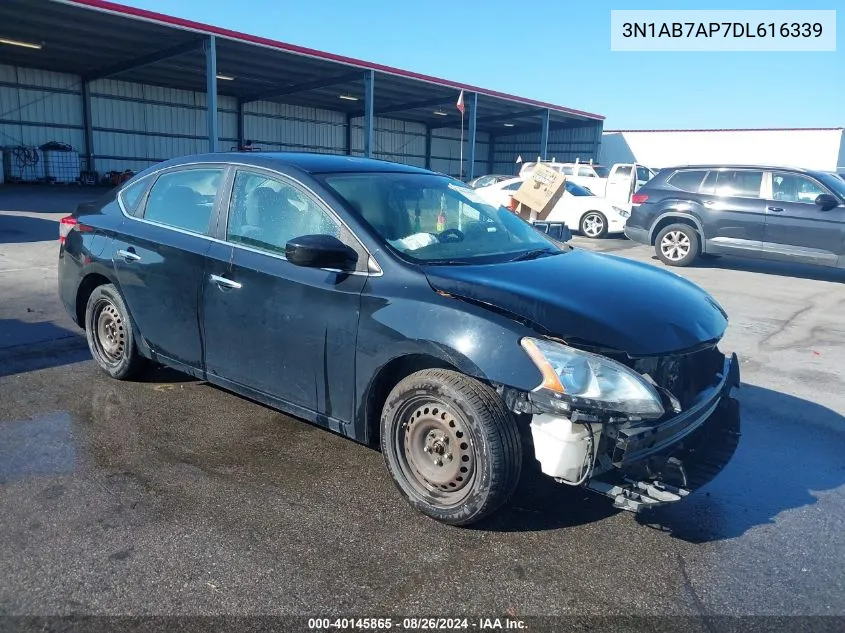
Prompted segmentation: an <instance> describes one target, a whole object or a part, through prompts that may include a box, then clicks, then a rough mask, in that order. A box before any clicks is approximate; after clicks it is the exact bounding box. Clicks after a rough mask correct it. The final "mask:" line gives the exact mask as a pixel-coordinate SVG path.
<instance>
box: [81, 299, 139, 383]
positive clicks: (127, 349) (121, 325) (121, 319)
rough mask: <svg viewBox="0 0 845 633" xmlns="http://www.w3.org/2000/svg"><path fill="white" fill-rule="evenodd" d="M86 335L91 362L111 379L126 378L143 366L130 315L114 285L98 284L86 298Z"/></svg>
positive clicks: (136, 372) (136, 373)
mask: <svg viewBox="0 0 845 633" xmlns="http://www.w3.org/2000/svg"><path fill="white" fill-rule="evenodd" d="M85 336H86V338H87V339H88V349H90V350H91V356H93V357H94V361H96V363H97V364H98V365H99V366H100V368H101V369H102V370H103V371H104V372H106V373H107V374H108V375H109V376H111V377H112V378H117V379H118V380H128V379H129V378H132V377H133V376H136V375H138V372H139V371H141V369H142V368H143V367H144V365H146V359H145V358H144V357H143V356H141V355H140V354H139V353H138V348H137V347H136V345H135V336H134V333H133V329H132V317H131V316H130V315H129V310H128V309H127V308H126V303H125V302H124V301H123V297H121V296H120V293H119V292H118V290H117V288H115V287H114V285H113V284H104V285H102V286H97V287H96V288H94V292H92V293H91V296H90V297H88V304H87V305H86V306H85Z"/></svg>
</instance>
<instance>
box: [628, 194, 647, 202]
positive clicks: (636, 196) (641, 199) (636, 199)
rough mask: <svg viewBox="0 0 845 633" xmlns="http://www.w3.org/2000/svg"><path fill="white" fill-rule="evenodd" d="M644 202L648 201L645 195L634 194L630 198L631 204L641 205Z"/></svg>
mask: <svg viewBox="0 0 845 633" xmlns="http://www.w3.org/2000/svg"><path fill="white" fill-rule="evenodd" d="M646 200H648V194H647V193H635V194H634V195H633V196H631V204H642V203H643V202H645V201H646Z"/></svg>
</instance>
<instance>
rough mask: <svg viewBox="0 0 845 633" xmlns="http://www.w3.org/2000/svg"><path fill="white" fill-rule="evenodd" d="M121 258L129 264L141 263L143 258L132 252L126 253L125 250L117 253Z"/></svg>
mask: <svg viewBox="0 0 845 633" xmlns="http://www.w3.org/2000/svg"><path fill="white" fill-rule="evenodd" d="M117 254H118V256H119V257H122V258H123V259H124V260H125V261H126V262H127V263H128V262H137V261H141V256H140V255H138V254H137V253H134V252H132V251H124V250H123V249H121V250H119V251H117Z"/></svg>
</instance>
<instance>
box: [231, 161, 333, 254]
mask: <svg viewBox="0 0 845 633" xmlns="http://www.w3.org/2000/svg"><path fill="white" fill-rule="evenodd" d="M302 235H332V236H334V237H337V238H338V239H341V228H340V226H339V225H338V223H337V221H336V220H335V219H334V218H333V217H331V216H330V215H329V214H328V213H327V212H326V211H324V210H323V209H322V208H321V207H320V205H318V204H317V202H316V201H315V200H313V199H312V198H311V197H310V196H309V195H308V194H306V193H305V192H304V191H302V190H300V189H299V188H298V187H294V186H293V185H292V184H291V183H289V182H286V181H284V180H281V179H277V178H272V177H269V176H267V175H265V174H261V173H256V172H248V171H238V173H237V174H236V175H235V185H234V188H233V190H232V200H231V203H230V205H229V224H228V227H227V229H226V239H227V240H228V241H230V242H235V243H240V244H244V245H247V246H252V247H253V248H259V249H261V250H264V251H267V252H270V253H275V254H282V255H283V254H284V252H285V245H286V244H287V242H288V241H289V240H291V239H293V238H295V237H300V236H302Z"/></svg>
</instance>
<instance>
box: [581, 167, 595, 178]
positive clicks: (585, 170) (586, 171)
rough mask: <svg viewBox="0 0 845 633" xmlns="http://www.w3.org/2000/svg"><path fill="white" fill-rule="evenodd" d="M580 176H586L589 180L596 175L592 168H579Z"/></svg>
mask: <svg viewBox="0 0 845 633" xmlns="http://www.w3.org/2000/svg"><path fill="white" fill-rule="evenodd" d="M578 175H579V176H586V177H587V178H595V177H596V173H595V172H594V171H593V168H592V167H579V168H578Z"/></svg>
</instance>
